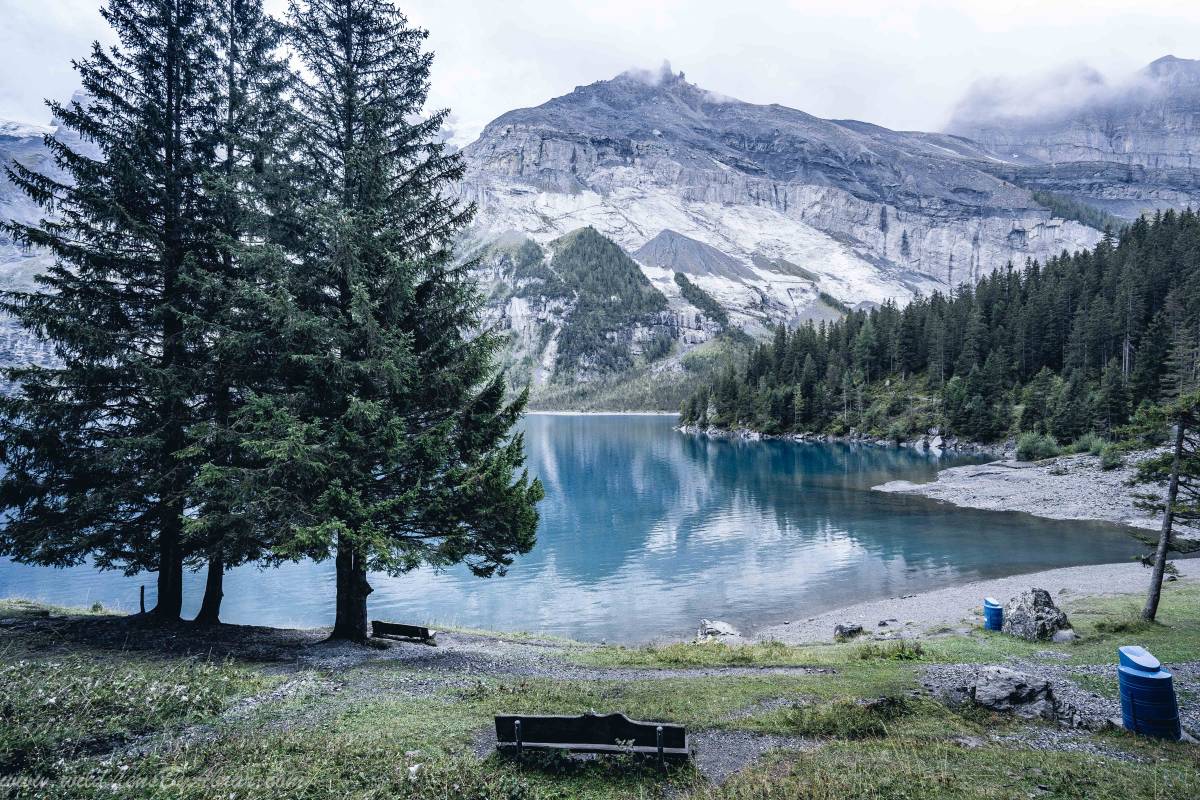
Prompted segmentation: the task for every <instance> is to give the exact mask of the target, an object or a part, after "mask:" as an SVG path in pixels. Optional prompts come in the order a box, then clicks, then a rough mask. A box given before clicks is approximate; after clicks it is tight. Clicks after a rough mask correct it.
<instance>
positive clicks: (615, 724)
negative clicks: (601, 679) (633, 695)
mask: <svg viewBox="0 0 1200 800" xmlns="http://www.w3.org/2000/svg"><path fill="white" fill-rule="evenodd" d="M518 722H519V723H520V725H521V730H520V734H518V733H517V723H518ZM660 732H661V739H660ZM518 739H520V742H519V743H518V741H517V740H518ZM660 743H661V744H662V750H661V752H662V754H663V755H664V756H666V755H670V756H672V757H676V756H685V757H686V756H687V754H688V740H687V732H686V730H685V729H684V727H683V726H682V725H677V724H674V723H670V722H643V721H640V720H632V719H629V717H626V716H625V715H624V714H594V713H589V714H582V715H579V716H571V715H560V714H531V715H522V714H497V715H496V746H497V747H498V748H500V749H502V750H508V749H514V750H515V749H520V748H531V749H535V750H571V751H574V752H578V753H644V754H655V755H657V754H658V753H659V752H660V750H659V744H660Z"/></svg>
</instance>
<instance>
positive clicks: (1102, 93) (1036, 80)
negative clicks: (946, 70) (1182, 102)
mask: <svg viewBox="0 0 1200 800" xmlns="http://www.w3.org/2000/svg"><path fill="white" fill-rule="evenodd" d="M1159 88H1160V87H1158V85H1157V84H1156V83H1155V82H1154V81H1153V80H1152V79H1151V78H1150V77H1149V76H1147V75H1146V74H1145V72H1138V73H1135V74H1133V75H1130V76H1128V77H1126V78H1125V79H1122V80H1120V81H1119V82H1115V83H1114V82H1110V81H1109V80H1107V79H1106V78H1105V77H1104V76H1103V75H1102V74H1100V72H1098V71H1097V70H1095V69H1093V68H1092V67H1090V66H1088V65H1087V64H1083V63H1074V64H1067V65H1064V66H1060V67H1057V68H1055V69H1052V70H1050V71H1048V72H1043V73H1040V74H1037V75H1033V76H1027V77H1021V78H1013V77H993V78H986V79H983V80H979V81H976V82H975V83H974V84H972V85H971V86H970V88H969V89H968V90H967V92H966V94H965V95H964V97H963V99H962V100H960V101H959V103H958V104H957V105H956V106H955V108H954V111H953V113H952V114H951V118H950V123H949V124H948V125H947V126H946V129H947V130H948V131H950V132H952V133H965V132H967V131H969V130H972V129H978V128H984V127H991V126H996V125H1004V126H1013V125H1022V124H1034V123H1049V122H1055V121H1061V120H1062V119H1064V118H1069V117H1072V116H1075V115H1076V114H1078V113H1080V112H1081V111H1083V110H1084V109H1088V110H1092V111H1096V110H1103V109H1106V108H1116V107H1118V106H1121V105H1126V104H1129V103H1133V102H1136V101H1137V100H1138V99H1139V98H1144V97H1145V96H1146V93H1147V92H1155V91H1158V90H1159Z"/></svg>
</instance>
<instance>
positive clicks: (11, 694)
mask: <svg viewBox="0 0 1200 800" xmlns="http://www.w3.org/2000/svg"><path fill="white" fill-rule="evenodd" d="M268 683H269V681H268V680H267V679H266V678H264V677H263V676H262V675H260V674H258V673H257V672H253V671H250V670H246V669H244V668H239V667H235V666H232V665H229V664H217V663H208V662H204V661H197V660H190V659H188V660H174V661H154V660H148V659H143V658H140V657H135V656H130V655H123V656H121V657H119V658H109V657H106V656H102V655H89V654H74V653H73V654H68V655H65V656H57V655H56V656H49V657H45V656H43V657H31V656H28V655H24V654H22V655H21V656H20V657H13V656H12V654H10V653H9V652H0V719H2V721H3V724H2V725H0V775H3V774H7V773H13V772H24V773H30V774H38V775H41V774H48V773H52V772H53V771H54V769H55V767H54V765H55V763H56V762H58V761H59V760H60V759H70V758H73V757H76V756H79V755H86V754H88V753H92V752H98V751H104V750H107V749H110V748H112V747H113V746H115V745H117V744H119V743H120V742H123V741H126V740H128V739H130V738H132V737H134V736H136V735H139V734H143V733H147V732H150V731H154V730H157V729H160V728H164V727H167V726H170V725H178V724H182V723H186V722H191V721H200V720H204V719H207V718H209V717H211V716H212V715H214V714H216V713H218V712H220V711H221V710H223V709H224V708H225V707H226V706H227V705H228V704H229V702H230V701H231V700H232V699H234V698H237V697H239V696H241V695H243V694H246V693H248V692H251V691H255V690H258V689H261V688H262V687H264V686H265V685H267V684H268Z"/></svg>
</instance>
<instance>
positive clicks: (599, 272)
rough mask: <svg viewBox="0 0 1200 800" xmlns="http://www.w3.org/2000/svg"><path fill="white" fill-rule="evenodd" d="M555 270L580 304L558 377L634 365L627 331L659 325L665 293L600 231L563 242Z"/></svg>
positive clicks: (571, 317) (570, 319)
mask: <svg viewBox="0 0 1200 800" xmlns="http://www.w3.org/2000/svg"><path fill="white" fill-rule="evenodd" d="M550 268H551V269H552V270H553V271H554V272H555V274H557V275H558V276H559V277H560V278H561V279H562V281H563V282H564V283H565V284H566V285H567V286H568V287H569V288H570V289H571V290H573V291H574V292H575V305H574V307H573V308H572V309H571V312H570V313H569V314H568V315H567V318H566V320H565V322H564V324H563V331H562V333H561V335H560V336H559V340H558V365H557V371H558V376H559V377H560V378H563V377H567V376H572V375H574V374H576V372H578V371H580V370H586V371H593V372H601V373H603V372H619V371H623V370H626V369H629V368H630V367H631V366H633V353H632V351H631V348H630V344H631V342H630V340H629V338H628V329H629V328H630V327H632V326H634V325H638V324H641V325H653V324H655V323H657V322H659V319H660V316H661V314H662V312H664V311H666V309H667V298H666V297H664V296H663V294H662V292H660V291H658V290H657V289H655V288H654V287H653V286H651V285H650V281H649V280H647V278H646V276H645V275H644V274H643V273H642V271H641V269H640V268H639V267H638V265H637V264H636V263H634V261H633V259H631V258H630V257H629V256H628V255H626V254H625V251H624V250H622V249H621V248H620V247H619V246H618V245H616V244H615V243H614V242H612V241H610V240H609V239H606V238H605V237H604V236H601V235H600V234H599V233H598V232H597V231H596V229H595V228H590V227H588V228H581V229H580V230H577V231H574V232H572V233H569V234H567V235H566V236H564V237H562V238H561V239H559V240H558V241H557V242H556V243H555V250H554V258H553V259H552V260H551V262H550Z"/></svg>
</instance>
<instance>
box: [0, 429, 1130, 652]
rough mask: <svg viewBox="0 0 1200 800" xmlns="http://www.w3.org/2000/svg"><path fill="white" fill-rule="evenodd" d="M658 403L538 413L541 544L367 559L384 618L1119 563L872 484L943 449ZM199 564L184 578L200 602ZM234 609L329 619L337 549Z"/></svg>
mask: <svg viewBox="0 0 1200 800" xmlns="http://www.w3.org/2000/svg"><path fill="white" fill-rule="evenodd" d="M672 423H673V420H672V419H670V418H663V417H622V416H594V417H584V416H531V417H530V418H529V419H528V420H526V422H525V427H526V441H527V448H528V453H529V466H530V470H531V472H533V473H534V474H536V475H538V476H539V477H540V478H541V479H542V481H543V483H544V484H545V486H546V500H545V502H544V503H543V504H542V525H541V528H540V530H539V534H538V545H537V547H536V548H535V549H534V551H533V552H532V553H530V554H529V555H528V556H526V557H524V558H522V559H521V560H519V561H518V562H517V563H516V564H515V565H514V566H513V567H512V569H511V570H510V571H509V574H508V575H507V576H506V577H503V578H493V579H491V580H480V579H476V578H473V577H471V576H470V575H469V574H468V573H467V572H466V571H465V570H461V569H452V570H448V571H446V572H442V573H436V572H434V571H432V570H422V571H418V572H416V573H413V574H410V575H406V576H404V577H402V578H388V577H386V576H374V577H373V578H372V583H373V584H374V586H375V588H376V592H375V594H374V595H372V598H371V610H372V615H373V616H378V617H394V618H397V619H404V620H409V621H413V622H428V623H441V624H447V623H450V624H458V625H464V626H471V627H486V628H497V629H505V630H529V631H544V632H548V633H555V634H559V635H565V636H571V637H575V638H581V639H591V640H596V639H608V640H610V641H644V640H649V639H654V638H670V637H678V636H684V635H687V633H688V632H689V631H690V630H692V629H693V628H694V626H695V623H696V621H697V620H698V619H699V618H700V617H702V616H707V617H719V618H721V619H726V620H729V621H731V622H733V623H734V624H736V625H740V626H743V627H747V628H753V627H756V626H760V625H766V624H771V623H775V622H779V621H782V620H783V619H790V618H796V617H800V616H811V615H812V614H815V613H819V612H821V611H824V610H828V609H830V608H833V607H836V606H839V605H844V604H846V603H849V602H854V601H856V600H860V599H867V598H874V597H887V596H895V595H899V594H907V593H910V592H915V591H920V590H923V589H928V588H934V587H938V586H944V585H948V584H951V583H954V582H960V581H965V580H971V579H975V578H979V577H991V576H1000V575H1007V574H1013V573H1016V572H1023V571H1030V570H1034V569H1042V568H1050V567H1057V566H1069V565H1074V564H1086V563H1101V562H1107V561H1124V560H1126V559H1128V558H1129V556H1130V555H1132V554H1133V553H1134V552H1135V551H1136V550H1137V546H1136V543H1135V542H1134V541H1133V540H1132V539H1130V538H1129V537H1128V536H1127V535H1126V533H1125V532H1124V531H1123V530H1122V529H1119V528H1116V527H1115V526H1109V525H1103V524H1098V523H1097V524H1092V523H1070V522H1056V521H1049V520H1039V519H1036V518H1033V517H1029V516H1027V515H1021V514H1008V513H993V512H981V511H969V510H963V509H956V508H953V507H950V506H945V505H941V504H936V503H932V502H930V501H926V500H924V499H921V498H914V497H904V496H897V495H885V494H880V493H878V492H871V491H869V487H870V486H872V485H875V484H878V483H882V482H884V481H887V480H894V479H898V478H903V479H909V480H928V479H931V478H933V477H934V475H935V474H936V471H937V469H938V468H939V467H941V466H947V465H949V464H953V463H960V462H961V461H963V459H942V460H941V461H940V462H939V461H938V460H936V459H934V458H932V457H930V456H927V455H923V454H919V453H914V452H912V451H910V450H902V449H881V448H873V447H852V446H846V445H802V444H792V443H782V442H740V441H737V442H729V441H713V440H708V439H698V438H692V437H687V436H682V435H680V434H678V433H676V432H674V431H673V430H672V428H671V426H672ZM152 577H153V576H137V577H132V578H127V577H125V576H122V575H120V574H119V573H112V572H109V573H98V572H96V571H94V570H92V569H90V568H87V567H79V568H74V569H69V570H52V569H43V568H36V567H28V566H23V565H16V564H11V563H6V562H2V561H0V595H13V596H26V597H35V598H38V599H42V600H46V601H50V602H59V603H69V604H90V603H91V602H96V601H98V602H102V603H104V604H105V605H107V606H114V607H124V608H127V609H128V608H131V607H132V606H133V605H135V604H136V598H137V587H138V586H139V585H140V584H142V583H146V585H147V594H148V602H152V600H153V588H152V584H153V580H152ZM201 588H202V581H201V576H199V575H191V576H189V581H188V584H187V601H188V608H190V609H191V610H194V609H195V608H196V607H197V606H198V605H199V595H200V592H201ZM226 592H227V595H226V603H225V614H224V615H223V616H224V618H225V619H226V620H227V621H230V622H243V623H258V624H269V625H303V626H315V625H323V624H328V623H329V621H330V619H331V617H332V610H333V609H332V600H333V575H332V571H331V566H330V565H328V564H312V563H301V564H289V565H285V566H283V567H280V568H279V569H273V570H265V571H260V570H257V569H255V568H253V567H249V568H242V569H238V570H234V571H233V573H232V574H231V575H230V576H229V578H228V580H227V586H226Z"/></svg>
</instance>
